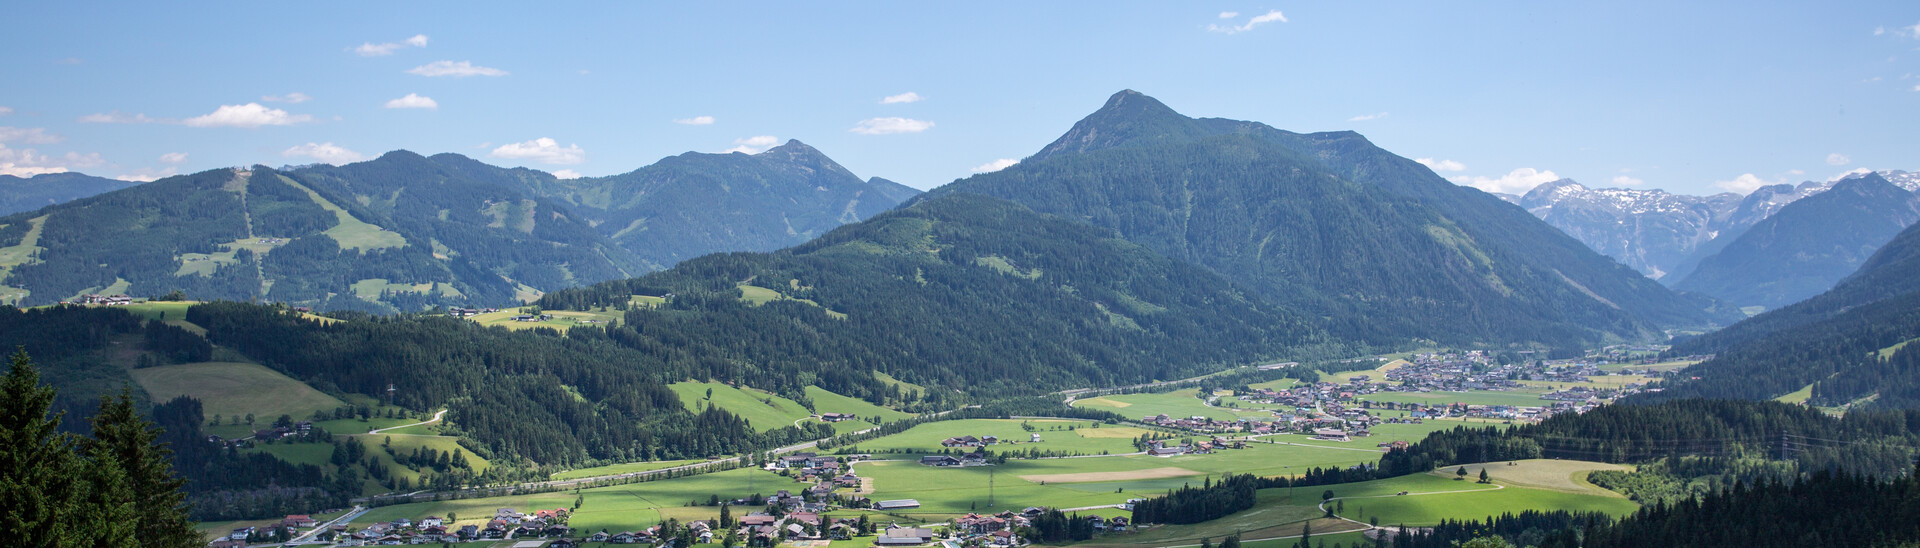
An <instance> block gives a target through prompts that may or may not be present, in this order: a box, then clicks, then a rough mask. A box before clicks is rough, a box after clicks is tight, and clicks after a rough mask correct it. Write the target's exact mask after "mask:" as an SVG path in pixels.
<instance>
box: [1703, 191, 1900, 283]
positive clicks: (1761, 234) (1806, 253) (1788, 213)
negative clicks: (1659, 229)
mask: <svg viewBox="0 0 1920 548" xmlns="http://www.w3.org/2000/svg"><path fill="white" fill-rule="evenodd" d="M1916 220H1920V195H1915V194H1914V193H1912V192H1908V191H1907V190H1906V189H1903V188H1900V187H1898V186H1894V185H1893V183H1890V182H1888V181H1887V180H1886V179H1883V178H1881V177H1880V175H1878V174H1873V173H1869V174H1867V175H1864V176H1860V177H1855V178H1850V179H1846V180H1843V181H1840V182H1839V183H1837V184H1835V185H1834V186H1833V189H1832V190H1828V191H1826V192H1822V193H1819V194H1815V195H1813V196H1810V197H1807V198H1804V199H1801V200H1799V201H1796V202H1793V203H1792V204H1788V205H1787V206H1786V207H1784V208H1781V209H1780V212H1779V213H1777V214H1774V215H1773V216H1771V217H1767V218H1766V219H1765V220H1763V221H1760V222H1759V224H1755V225H1753V227H1752V228H1749V229H1747V230H1746V231H1745V232H1743V233H1741V234H1740V235H1739V237H1738V238H1735V239H1734V240H1733V241H1731V242H1729V243H1728V244H1727V245H1726V247H1725V248H1724V249H1721V250H1720V252H1718V253H1716V254H1714V255H1712V256H1710V257H1707V258H1705V259H1703V260H1702V261H1701V262H1700V266H1699V268H1697V269H1695V270H1694V271H1693V273H1692V274H1691V275H1688V276H1687V277H1686V279H1684V280H1681V281H1680V282H1679V283H1678V284H1675V285H1674V288H1676V289H1680V290H1684V291H1697V292H1700V293H1705V294H1708V295H1712V296H1714V297H1718V298H1720V299H1722V300H1725V301H1727V302H1728V303H1731V304H1733V305H1734V306H1743V307H1744V306H1762V307H1766V309H1769V310H1770V309H1774V308H1780V307H1782V306H1786V305H1789V304H1793V303H1795V302H1799V301H1801V300H1804V299H1806V298H1808V297H1812V296H1814V295H1818V294H1820V293H1821V292H1823V291H1826V290H1827V289H1830V288H1832V287H1833V284H1834V283H1835V282H1838V281H1840V279H1841V278H1844V277H1846V276H1847V275H1848V274H1851V273H1853V272H1854V270H1855V269H1857V268H1858V267H1859V266H1860V264H1861V262H1862V261H1864V260H1866V258H1867V257H1868V256H1869V255H1872V254H1873V252H1874V250H1877V249H1879V248H1880V246H1882V245H1885V244H1886V243H1887V241H1888V240H1891V239H1892V238H1893V236H1894V235H1895V234H1899V233H1900V231H1901V230H1902V229H1905V228H1906V227H1907V226H1909V225H1912V224H1913V223H1914V221H1916Z"/></svg>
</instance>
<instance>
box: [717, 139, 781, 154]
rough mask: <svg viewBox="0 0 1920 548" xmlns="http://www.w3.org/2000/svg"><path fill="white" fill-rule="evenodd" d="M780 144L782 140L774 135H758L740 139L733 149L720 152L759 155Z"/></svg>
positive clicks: (734, 141) (734, 142)
mask: <svg viewBox="0 0 1920 548" xmlns="http://www.w3.org/2000/svg"><path fill="white" fill-rule="evenodd" d="M778 144H780V139H778V138H775V137H774V136H772V135H756V136H753V137H742V138H739V139H734V140H733V148H729V149H726V150H722V151H720V152H721V153H727V152H742V153H746V154H759V153H761V152H762V151H765V150H767V149H769V148H773V147H774V146H775V145H778Z"/></svg>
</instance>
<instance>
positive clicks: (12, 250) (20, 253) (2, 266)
mask: <svg viewBox="0 0 1920 548" xmlns="http://www.w3.org/2000/svg"><path fill="white" fill-rule="evenodd" d="M50 216H51V215H41V216H39V217H34V218H32V219H27V224H28V225H29V226H28V227H27V234H26V236H25V237H22V238H21V239H20V243H18V244H14V245H10V246H7V247H0V282H4V281H7V277H8V276H12V275H13V267H16V266H20V265H24V264H27V263H29V262H33V261H37V260H38V259H36V258H35V257H36V256H37V255H38V254H39V253H40V250H42V249H46V248H43V247H40V232H41V230H42V229H43V228H45V227H46V226H47V217H50ZM30 293H31V292H30V291H27V290H25V289H21V288H18V287H7V286H0V303H17V302H20V300H21V299H25V298H27V295H28V294H30Z"/></svg>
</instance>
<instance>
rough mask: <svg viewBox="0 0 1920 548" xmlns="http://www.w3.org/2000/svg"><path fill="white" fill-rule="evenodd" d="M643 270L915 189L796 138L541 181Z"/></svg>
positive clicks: (753, 241) (541, 189)
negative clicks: (863, 174)
mask: <svg viewBox="0 0 1920 548" xmlns="http://www.w3.org/2000/svg"><path fill="white" fill-rule="evenodd" d="M540 183H542V184H539V185H532V186H529V191H530V192H532V193H534V194H536V195H539V196H546V197H550V198H553V199H556V200H560V201H563V202H565V203H567V204H568V206H569V207H570V208H571V209H572V210H573V211H575V212H576V213H578V214H579V215H580V216H581V218H582V219H585V220H586V221H587V222H588V223H589V224H591V225H593V226H594V227H596V229H597V230H599V231H600V232H601V233H602V234H604V235H606V236H607V237H608V238H611V239H612V240H613V241H614V242H615V243H617V244H619V245H620V246H621V247H623V248H625V249H627V250H628V251H631V252H632V253H633V254H634V255H635V256H638V257H639V258H640V260H641V261H642V262H644V263H645V264H646V266H647V267H648V268H649V269H659V268H665V267H668V266H672V265H673V264H674V263H678V262H680V261H684V260H687V259H691V258H693V257H698V256H701V255H705V254H708V253H716V252H722V251H772V250H775V249H780V248H783V247H789V246H794V245H799V244H800V243H802V242H805V241H807V240H811V239H813V238H814V237H816V236H819V235H821V234H825V233H826V232H827V231H829V230H833V229H834V228H835V227H838V226H840V225H844V224H847V223H852V222H856V221H859V220H861V219H865V218H868V217H872V216H873V215H874V214H877V213H879V212H882V211H886V210H888V209H891V208H892V207H893V206H895V205H898V204H899V203H900V202H902V201H904V200H906V199H907V198H909V197H912V196H914V195H916V194H919V191H917V190H914V189H912V188H910V187H907V186H905V185H901V184H899V183H895V182H893V181H888V180H886V179H881V178H878V177H875V178H873V179H869V180H865V181H862V180H861V179H860V178H859V177H856V176H854V174H853V172H851V171H848V170H847V168H845V167H841V166H840V164H838V163H835V162H834V161H833V159H831V158H828V157H827V156H826V155H825V154H822V153H821V152H820V151H819V150H817V149H815V148H813V147H811V146H807V144H806V143H802V142H800V141H798V140H790V141H787V143H786V144H783V145H780V146H777V147H774V148H771V149H768V150H766V151H764V152H761V153H759V154H745V153H739V152H733V153H726V154H703V153H698V152H688V153H686V154H681V155H679V156H672V157H668V158H664V159H662V160H660V161H659V162H656V163H654V164H652V165H649V166H646V167H643V168H640V169H637V170H634V171H631V172H628V173H624V174H620V175H613V176H609V177H590V178H581V179H567V180H558V181H541V182H540Z"/></svg>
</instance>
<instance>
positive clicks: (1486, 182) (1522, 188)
mask: <svg viewBox="0 0 1920 548" xmlns="http://www.w3.org/2000/svg"><path fill="white" fill-rule="evenodd" d="M1447 180H1449V181H1453V184H1456V185H1464V186H1470V187H1473V188H1477V189H1480V190H1485V191H1487V192H1505V193H1507V194H1522V193H1525V192H1526V191H1529V190H1533V187H1536V186H1540V185H1542V184H1545V183H1551V182H1554V181H1558V180H1560V176H1559V175H1555V174H1554V173H1553V172H1552V171H1541V170H1537V169H1534V168H1530V167H1523V168H1520V169H1516V170H1513V171H1511V172H1508V173H1507V174H1506V175H1502V176H1500V177H1475V176H1468V175H1456V176H1453V177H1448V178H1447Z"/></svg>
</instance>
